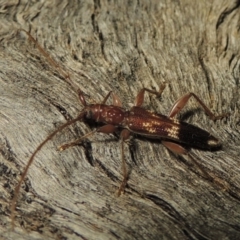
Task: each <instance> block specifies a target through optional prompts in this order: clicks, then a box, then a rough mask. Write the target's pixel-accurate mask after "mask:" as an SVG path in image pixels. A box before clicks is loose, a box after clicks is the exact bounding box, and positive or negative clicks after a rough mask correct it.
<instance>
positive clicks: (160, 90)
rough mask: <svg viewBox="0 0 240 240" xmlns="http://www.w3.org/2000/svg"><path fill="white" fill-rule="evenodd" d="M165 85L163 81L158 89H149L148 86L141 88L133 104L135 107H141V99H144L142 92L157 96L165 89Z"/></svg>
mask: <svg viewBox="0 0 240 240" xmlns="http://www.w3.org/2000/svg"><path fill="white" fill-rule="evenodd" d="M165 87H166V84H165V83H163V84H162V85H161V86H160V89H159V91H158V92H157V91H154V90H151V89H148V88H143V89H141V90H140V92H139V93H138V95H137V97H136V99H135V103H134V106H136V107H141V106H142V104H143V101H144V94H145V92H149V93H151V94H155V95H157V96H161V94H162V92H163V90H164V89H165Z"/></svg>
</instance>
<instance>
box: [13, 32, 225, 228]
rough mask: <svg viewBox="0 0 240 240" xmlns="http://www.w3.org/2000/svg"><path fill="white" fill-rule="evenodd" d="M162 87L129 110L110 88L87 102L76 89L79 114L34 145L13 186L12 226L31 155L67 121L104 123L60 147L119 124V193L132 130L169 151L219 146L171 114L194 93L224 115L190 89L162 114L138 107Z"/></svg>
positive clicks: (138, 99)
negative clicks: (96, 99)
mask: <svg viewBox="0 0 240 240" xmlns="http://www.w3.org/2000/svg"><path fill="white" fill-rule="evenodd" d="M21 31H24V32H26V31H25V30H23V29H21ZM26 34H27V35H28V36H29V38H30V39H31V40H32V41H33V42H34V43H35V44H36V45H37V47H38V48H39V50H40V51H41V52H43V54H44V56H45V57H47V58H48V60H49V62H50V63H51V64H53V65H54V66H55V67H58V64H57V63H56V62H55V61H54V60H53V59H52V58H51V57H50V56H49V55H48V54H47V53H46V52H45V51H44V49H42V48H41V46H40V45H38V43H37V41H36V40H35V39H34V38H33V37H32V36H31V35H30V34H29V33H28V32H26ZM62 73H63V72H62ZM65 77H66V78H68V81H70V77H69V75H65ZM164 88H165V85H163V86H162V87H160V90H159V92H157V91H153V90H150V89H147V88H143V89H142V90H141V91H140V92H139V93H138V95H137V97H136V99H135V103H134V106H133V107H132V108H131V109H130V110H125V109H124V108H122V104H121V101H120V99H119V98H118V97H117V95H116V94H114V93H113V92H109V93H108V94H107V96H106V97H105V98H104V99H103V101H102V102H101V103H97V104H87V103H86V100H85V98H84V94H83V92H82V91H81V90H80V89H78V90H77V92H78V96H79V100H80V102H81V104H82V105H83V109H82V111H81V112H80V113H79V114H78V116H77V117H76V118H75V119H72V120H70V121H68V122H66V123H64V124H63V125H62V126H60V127H59V128H57V129H56V130H55V131H54V132H52V133H51V134H50V135H49V136H48V137H46V139H45V140H44V141H43V142H42V143H41V144H40V145H39V146H38V147H37V148H36V149H35V151H34V152H33V154H32V155H31V157H30V159H29V161H28V163H27V165H26V167H25V169H24V171H23V173H22V175H21V178H20V180H19V182H18V184H17V186H16V188H15V191H14V197H13V200H12V203H11V220H12V226H13V227H14V218H15V207H16V202H17V197H18V194H19V191H20V187H21V184H22V182H23V181H24V179H25V177H26V175H27V172H28V170H29V167H30V166H31V164H32V163H33V160H34V157H35V156H36V154H37V153H38V152H39V151H40V150H41V149H42V147H43V146H44V145H45V144H46V143H47V142H48V141H49V140H51V139H52V138H53V137H54V136H55V135H56V134H57V133H58V132H60V131H62V130H63V129H64V128H66V127H68V126H69V125H71V124H73V123H75V122H77V121H82V120H83V119H85V120H94V121H95V122H97V123H102V124H105V125H103V126H101V127H98V128H97V129H95V130H93V131H91V132H89V133H87V134H86V135H84V136H82V137H81V138H79V139H77V140H75V141H73V142H70V143H66V144H64V145H62V146H60V147H59V150H60V151H63V150H65V149H67V148H69V147H72V146H75V145H78V144H79V143H80V142H81V141H82V140H83V139H84V138H87V137H90V136H91V135H93V134H94V133H96V132H101V133H106V134H110V133H114V132H115V131H117V130H118V129H119V128H121V129H123V130H122V131H121V133H120V140H121V158H122V169H123V180H122V182H121V184H120V187H119V190H118V195H120V194H121V192H123V191H124V189H125V187H126V184H127V179H128V173H127V168H126V163H125V159H124V151H123V146H124V141H126V140H127V139H128V138H129V136H130V134H131V133H133V134H138V135H143V136H145V137H147V138H155V139H161V140H162V141H161V142H162V144H163V145H164V146H165V147H167V148H168V149H169V150H170V151H172V152H174V153H177V154H187V153H188V150H187V149H186V148H185V146H189V147H193V148H200V149H205V150H212V149H217V148H219V147H220V146H221V143H220V141H219V140H218V139H217V138H215V137H214V136H212V135H211V134H210V133H208V132H207V131H205V130H203V129H201V128H199V127H196V126H194V125H191V124H188V123H186V122H181V121H179V120H177V119H175V118H174V117H175V115H176V114H177V113H179V112H180V111H181V110H182V108H183V107H184V106H185V105H186V103H187V102H188V100H189V99H190V98H191V97H193V98H194V99H195V100H196V101H197V102H198V103H199V104H200V105H201V106H202V107H203V109H204V111H205V112H206V114H207V115H209V117H210V118H211V119H212V120H214V121H215V120H217V119H221V118H223V117H225V116H226V115H227V114H222V115H219V116H215V115H214V114H213V113H212V112H211V111H210V109H209V108H208V107H207V106H206V105H205V104H204V103H203V101H202V100H200V99H199V97H198V96H197V95H195V94H194V93H191V92H190V93H188V94H186V95H184V96H183V97H181V98H179V99H178V100H177V101H176V102H175V104H174V105H173V107H172V109H171V111H170V112H169V114H168V116H164V115H162V114H159V113H154V112H151V111H148V110H145V109H144V108H142V107H141V106H142V104H143V101H144V94H145V92H149V93H151V94H155V95H157V96H160V95H161V93H162V91H163V90H164ZM110 95H111V96H112V98H113V104H112V105H106V102H107V100H108V98H109V97H110Z"/></svg>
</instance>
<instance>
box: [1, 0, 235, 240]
mask: <svg viewBox="0 0 240 240" xmlns="http://www.w3.org/2000/svg"><path fill="white" fill-rule="evenodd" d="M0 9H1V11H0V12H1V14H0V153H1V154H0V178H1V180H0V192H1V194H0V196H1V198H0V214H1V216H0V238H2V239H239V238H240V224H239V223H240V207H239V206H240V168H239V161H240V144H239V143H240V134H239V133H240V127H239V125H240V120H239V109H240V101H239V94H240V87H239V84H240V83H239V79H240V76H239V67H240V66H239V64H240V61H239V57H240V55H239V52H240V51H239V48H240V41H239V39H240V33H239V22H240V19H239V18H240V17H239V16H240V8H239V1H223V0H220V1H190V0H183V1H173V0H172V1H168V0H166V1H159V0H155V1H154V0H153V1H148V0H146V1H135V0H133V1H120V0H119V1H117V0H116V1H65V0H62V1H33V2H29V1H25V2H24V1H19V2H18V1H12V2H9V1H2V2H1V3H0ZM21 28H23V29H25V30H27V31H30V33H31V34H32V35H33V37H35V38H36V39H37V41H38V43H39V44H40V45H41V46H42V47H43V48H44V49H45V50H46V51H47V52H48V53H49V54H50V55H51V56H52V57H53V58H54V59H55V61H56V62H57V63H58V64H59V66H60V67H61V69H62V70H63V71H66V72H68V73H69V75H70V76H71V79H72V81H73V82H74V83H75V84H76V85H77V86H78V87H80V88H81V90H82V91H83V92H84V93H85V94H86V96H87V100H88V101H89V102H91V101H93V100H95V101H97V102H99V101H101V99H103V97H104V96H106V94H107V93H108V92H109V91H111V90H113V91H114V92H115V93H117V94H118V95H119V97H120V98H121V99H122V101H123V105H124V106H125V107H126V108H130V107H131V106H132V104H133V102H134V98H135V96H136V95H137V93H138V91H139V90H140V89H141V88H142V87H147V88H153V89H158V87H159V85H161V84H162V83H164V82H165V83H167V87H166V89H165V91H164V92H163V95H162V98H161V99H158V98H156V97H155V96H147V97H146V99H145V105H144V107H146V108H147V109H152V110H154V111H157V112H161V113H163V114H167V113H168V111H169V110H170V109H171V107H172V105H173V103H174V101H175V100H176V99H177V98H178V97H180V96H182V95H183V94H185V93H187V92H190V91H192V92H195V93H196V94H197V95H198V96H199V97H200V98H201V99H203V100H204V102H205V103H206V104H207V105H208V106H210V107H211V109H212V110H213V111H214V112H216V113H219V114H220V113H223V112H230V114H231V115H230V117H229V118H228V119H225V120H221V121H217V122H215V123H214V122H212V121H211V120H210V119H209V118H208V117H207V116H206V115H205V114H204V112H203V111H202V109H201V108H200V107H199V106H198V105H197V104H196V103H195V102H194V101H190V103H189V104H188V106H187V107H186V108H185V109H184V111H183V114H182V115H181V118H182V119H184V120H186V121H188V122H190V123H193V124H195V125H197V126H200V127H202V128H204V129H206V130H207V131H209V132H210V133H212V134H213V135H214V136H216V137H217V138H219V139H221V141H222V143H223V149H222V150H220V151H216V152H208V151H198V150H192V151H191V156H192V157H187V156H186V157H183V156H175V155H173V154H172V153H169V152H168V150H166V149H165V148H164V147H163V146H162V145H161V144H160V143H159V142H156V141H152V140H148V139H144V138H141V137H134V141H133V145H131V146H126V149H125V155H126V160H127V163H128V169H129V170H130V171H131V174H130V179H129V181H128V186H127V188H126V193H125V194H124V195H123V196H121V197H116V194H115V193H116V190H117V188H118V186H119V184H120V181H121V179H122V172H121V158H120V147H119V142H118V136H117V135H114V136H113V135H103V134H96V135H95V136H94V137H91V138H90V139H88V140H87V141H86V142H84V144H83V145H81V146H79V147H74V148H71V149H68V150H66V151H64V152H58V151H56V149H57V146H59V145H61V144H62V143H65V142H68V141H71V140H73V139H76V138H77V137H78V136H82V135H83V134H84V133H86V132H88V131H90V130H91V129H92V128H93V127H94V126H92V125H91V126H89V125H88V124H84V123H78V124H75V125H73V126H71V127H69V128H68V129H66V130H64V131H62V132H61V133H59V134H58V135H57V136H56V137H55V138H54V139H53V140H52V141H49V142H48V143H47V144H46V146H45V147H44V148H43V149H42V151H41V152H39V153H38V154H37V156H36V158H35V161H34V163H33V165H32V166H31V168H30V170H29V173H28V176H27V179H26V180H25V181H24V184H23V186H22V188H21V193H20V196H19V199H18V203H17V211H16V222H15V224H16V227H15V229H14V231H12V230H11V228H10V227H11V223H10V210H9V209H10V203H11V199H12V197H13V191H14V188H15V186H16V184H17V182H18V180H19V178H20V175H21V172H22V171H23V169H24V166H25V165H26V163H27V161H28V159H29V157H30V156H31V154H32V152H33V151H34V150H35V148H36V147H37V146H38V145H39V144H40V143H41V142H42V141H43V140H44V139H45V138H46V137H47V136H48V135H49V134H50V133H51V132H53V131H54V130H55V129H56V127H57V126H60V125H61V124H63V123H65V122H66V121H67V120H69V119H71V118H74V117H76V116H77V115H78V113H79V112H80V110H81V107H82V106H81V104H80V103H79V101H78V98H77V94H76V91H75V89H74V88H72V87H71V86H70V85H69V84H68V83H67V82H66V79H65V78H64V76H63V74H62V73H61V72H60V71H59V70H58V69H56V68H55V67H54V66H53V65H51V64H50V63H49V61H47V59H46V58H45V57H44V56H43V54H42V53H41V52H40V51H39V50H38V49H37V47H36V45H34V43H33V42H31V41H29V40H28V38H27V37H26V34H24V33H23V32H19V29H21ZM189 134H190V133H189ZM193 159H194V160H193ZM196 162H197V164H196Z"/></svg>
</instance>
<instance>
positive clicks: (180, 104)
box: [168, 92, 229, 121]
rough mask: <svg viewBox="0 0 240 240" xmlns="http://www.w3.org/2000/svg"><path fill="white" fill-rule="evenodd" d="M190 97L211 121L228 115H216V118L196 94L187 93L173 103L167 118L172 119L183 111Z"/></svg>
mask: <svg viewBox="0 0 240 240" xmlns="http://www.w3.org/2000/svg"><path fill="white" fill-rule="evenodd" d="M190 97H194V99H195V100H196V101H197V102H198V103H199V104H200V105H201V106H202V107H203V109H204V111H205V112H206V114H207V115H208V116H209V117H210V119H212V120H213V121H215V120H217V119H221V118H223V117H226V116H228V115H229V114H228V113H225V114H221V115H218V116H217V115H215V114H214V113H213V112H212V111H211V110H210V109H209V108H208V107H207V106H206V105H205V103H204V102H203V101H202V100H201V99H200V98H199V97H198V96H197V95H196V94H194V93H192V92H190V93H187V94H186V95H184V96H182V97H181V98H179V99H178V100H177V101H176V102H175V104H174V105H173V107H172V109H171V111H170V113H169V115H168V116H169V117H174V116H175V115H176V114H177V113H179V112H180V111H181V110H182V109H183V107H184V106H185V105H186V104H187V102H188V100H189V98H190Z"/></svg>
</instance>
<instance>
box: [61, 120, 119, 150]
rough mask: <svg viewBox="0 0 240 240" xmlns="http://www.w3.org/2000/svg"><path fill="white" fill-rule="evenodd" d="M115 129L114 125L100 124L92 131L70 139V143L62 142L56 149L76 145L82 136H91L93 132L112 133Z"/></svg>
mask: <svg viewBox="0 0 240 240" xmlns="http://www.w3.org/2000/svg"><path fill="white" fill-rule="evenodd" d="M115 131H116V127H115V126H113V125H110V124H109V125H104V126H102V127H99V128H97V129H95V130H93V131H91V132H89V133H87V134H85V135H84V136H82V137H81V138H78V139H76V140H74V141H72V142H70V143H66V144H63V145H61V146H59V147H58V150H59V151H64V150H65V149H67V148H70V147H73V146H76V145H78V144H79V143H80V142H82V140H83V139H84V138H87V137H90V136H92V135H93V134H94V133H96V132H101V133H106V134H109V133H114V132H115Z"/></svg>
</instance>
